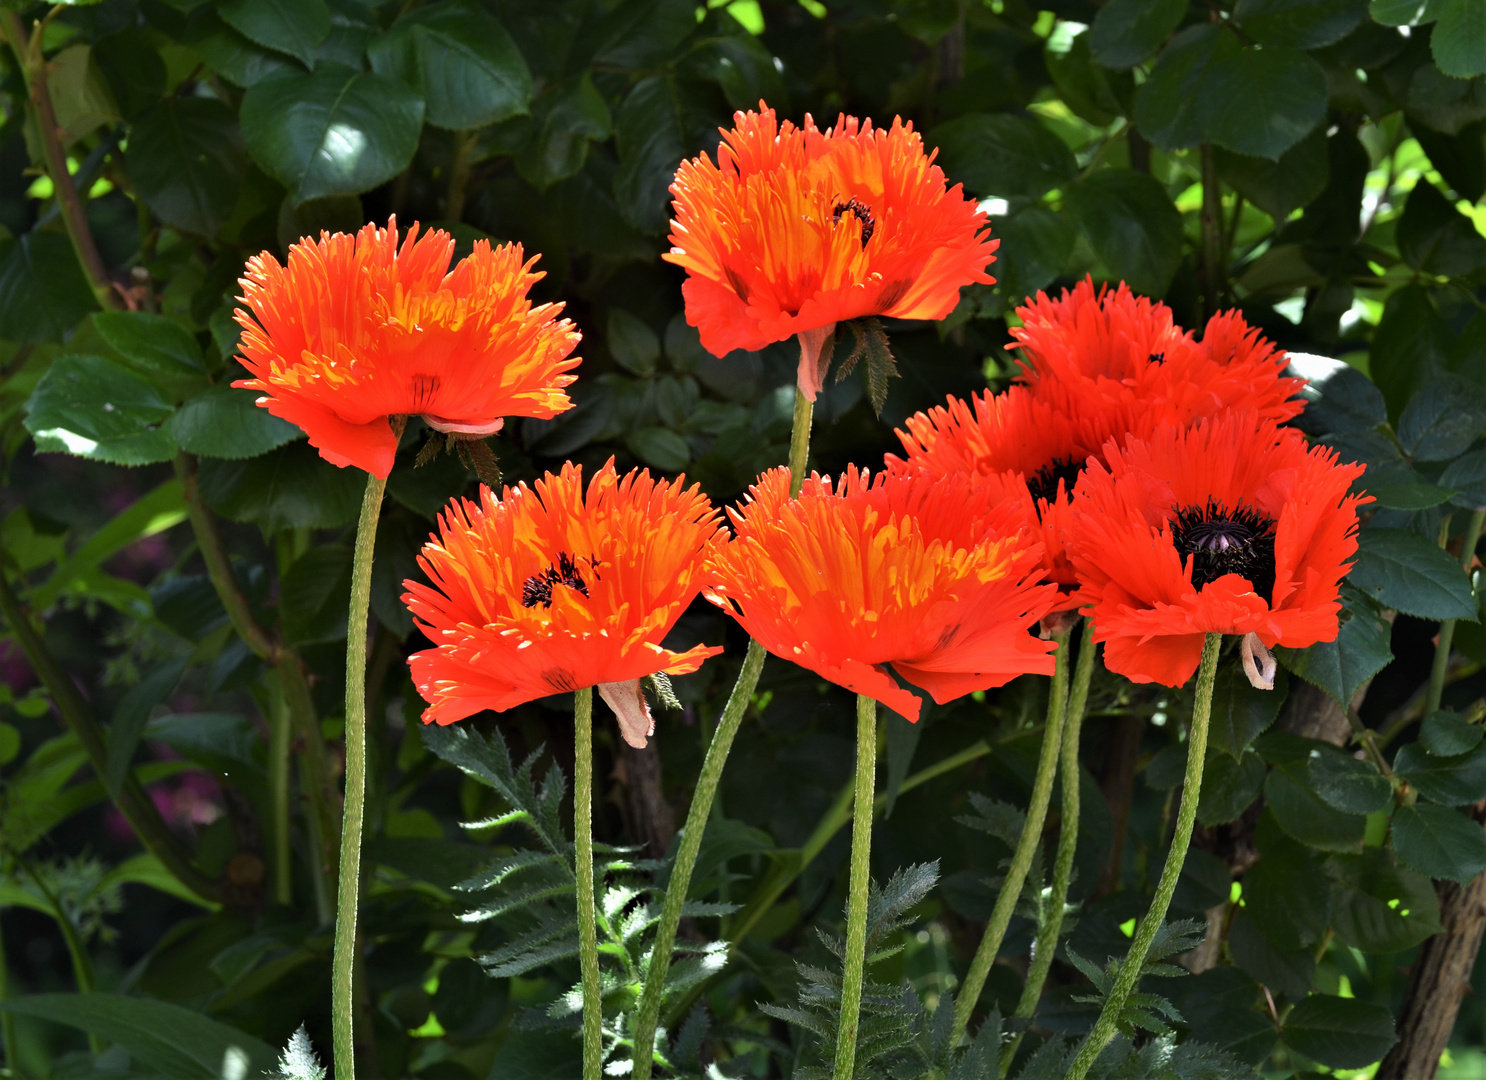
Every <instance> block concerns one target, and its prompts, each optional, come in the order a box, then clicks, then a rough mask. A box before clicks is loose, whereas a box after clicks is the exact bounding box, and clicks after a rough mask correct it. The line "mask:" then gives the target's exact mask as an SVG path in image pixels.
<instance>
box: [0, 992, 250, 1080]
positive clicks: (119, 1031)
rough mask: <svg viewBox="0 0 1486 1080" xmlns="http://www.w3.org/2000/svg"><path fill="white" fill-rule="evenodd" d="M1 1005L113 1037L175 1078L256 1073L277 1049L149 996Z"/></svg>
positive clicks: (65, 997) (39, 998)
mask: <svg viewBox="0 0 1486 1080" xmlns="http://www.w3.org/2000/svg"><path fill="white" fill-rule="evenodd" d="M0 1009H5V1010H7V1011H9V1012H13V1013H18V1014H20V1015H21V1016H33V1017H36V1018H37V1019H39V1020H50V1021H52V1022H53V1023H57V1024H65V1025H67V1026H68V1027H75V1028H81V1029H82V1030H84V1031H86V1032H88V1033H89V1034H91V1035H97V1036H98V1037H99V1038H100V1039H102V1040H103V1041H104V1042H106V1043H118V1044H119V1045H120V1046H123V1047H124V1048H125V1049H126V1050H128V1051H129V1053H130V1055H131V1056H133V1057H134V1058H135V1059H137V1060H138V1061H139V1062H140V1064H142V1065H144V1066H145V1067H147V1068H149V1069H150V1070H151V1071H153V1072H155V1073H158V1074H159V1075H161V1076H166V1077H172V1078H175V1080H214V1078H217V1077H221V1076H226V1075H233V1076H243V1077H247V1076H261V1075H264V1074H265V1073H267V1072H270V1071H272V1070H273V1068H274V1065H275V1062H276V1060H277V1057H278V1055H276V1054H275V1053H274V1051H273V1050H272V1048H270V1047H269V1046H268V1045H266V1044H265V1043H262V1042H260V1041H259V1040H257V1039H255V1038H253V1037H252V1036H251V1035H244V1034H243V1033H242V1032H241V1031H238V1030H237V1029H236V1028H231V1027H228V1026H227V1025H226V1024H223V1023H220V1022H218V1021H216V1020H213V1019H211V1018H210V1017H206V1016H203V1015H202V1014H201V1013H199V1012H193V1011H191V1010H190V1009H184V1008H182V1007H181V1006H179V1005H172V1004H170V1003H169V1002H166V1001H152V1000H150V999H148V998H132V997H120V996H118V995H115V994H32V995H30V996H27V997H13V998H7V999H5V1000H4V1001H0Z"/></svg>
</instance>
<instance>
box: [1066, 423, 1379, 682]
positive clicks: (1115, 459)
mask: <svg viewBox="0 0 1486 1080" xmlns="http://www.w3.org/2000/svg"><path fill="white" fill-rule="evenodd" d="M1105 457H1106V459H1107V461H1108V468H1107V469H1106V468H1105V467H1104V466H1102V465H1100V464H1099V463H1098V462H1091V463H1090V465H1089V468H1088V470H1087V471H1086V472H1085V473H1084V476H1083V478H1082V480H1081V481H1080V483H1079V486H1078V490H1077V491H1075V492H1074V496H1073V507H1072V525H1073V527H1072V529H1071V531H1070V533H1069V554H1070V556H1071V557H1072V559H1073V565H1074V567H1075V569H1076V570H1077V571H1078V576H1079V579H1080V581H1081V582H1082V583H1083V588H1082V590H1081V592H1080V600H1081V601H1082V603H1084V604H1085V605H1088V606H1091V607H1092V608H1093V612H1092V614H1093V619H1094V627H1095V629H1094V640H1095V641H1102V642H1104V663H1105V665H1106V666H1107V667H1108V668H1109V669H1110V670H1111V671H1114V672H1117V673H1119V674H1121V675H1125V676H1127V677H1128V678H1130V679H1132V680H1134V681H1135V682H1157V683H1164V684H1166V685H1168V686H1180V685H1182V684H1183V683H1185V682H1186V681H1187V679H1189V678H1190V677H1191V675H1192V673H1193V672H1194V671H1195V670H1196V669H1197V664H1198V661H1199V660H1200V659H1201V656H1202V644H1203V637H1204V635H1206V634H1208V633H1223V634H1243V635H1249V634H1253V635H1256V636H1257V638H1258V640H1259V641H1260V642H1261V643H1262V644H1263V645H1264V646H1266V647H1270V648H1272V647H1273V646H1275V645H1277V644H1278V645H1285V646H1288V647H1291V648H1297V649H1299V648H1304V647H1306V646H1307V645H1313V644H1315V643H1316V642H1318V641H1333V640H1335V638H1336V633H1337V612H1338V610H1339V608H1340V603H1339V601H1338V598H1337V587H1338V584H1339V583H1340V581H1341V579H1342V577H1343V576H1345V574H1346V572H1347V571H1348V570H1349V569H1350V568H1351V566H1350V563H1349V562H1348V560H1349V559H1351V557H1352V556H1353V555H1354V554H1355V553H1356V551H1357V536H1356V534H1357V507H1358V505H1359V504H1361V503H1364V502H1367V501H1369V500H1368V499H1367V497H1366V496H1361V497H1359V496H1355V495H1348V494H1347V491H1348V489H1349V488H1350V487H1351V486H1352V483H1353V481H1355V480H1356V479H1357V478H1358V477H1359V476H1361V475H1362V471H1363V470H1362V466H1361V465H1341V464H1338V463H1337V458H1336V453H1335V451H1333V450H1330V449H1328V448H1325V447H1319V446H1318V447H1308V446H1307V444H1306V441H1305V438H1304V436H1302V435H1301V434H1300V433H1299V432H1297V431H1295V430H1293V429H1291V428H1281V427H1278V426H1276V424H1275V423H1274V422H1273V421H1272V420H1260V419H1259V418H1258V417H1257V416H1256V415H1255V414H1254V413H1252V412H1230V413H1225V414H1223V415H1221V416H1216V417H1212V418H1208V419H1205V420H1202V421H1199V422H1198V423H1197V424H1196V425H1195V426H1194V427H1191V428H1188V429H1183V428H1180V427H1177V426H1174V425H1166V426H1163V427H1162V428H1160V429H1159V430H1157V431H1156V432H1155V433H1154V434H1153V435H1152V436H1151V437H1150V438H1149V439H1132V440H1129V441H1127V442H1126V444H1125V445H1124V447H1123V448H1122V447H1117V446H1113V445H1111V446H1110V447H1109V448H1108V449H1107V450H1106V454H1105Z"/></svg>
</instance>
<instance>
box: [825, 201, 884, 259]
mask: <svg viewBox="0 0 1486 1080" xmlns="http://www.w3.org/2000/svg"><path fill="white" fill-rule="evenodd" d="M842 214H852V215H855V217H856V219H857V220H858V221H860V222H861V223H862V250H863V251H865V250H866V249H867V241H868V240H871V239H872V233H873V232H874V231H875V230H876V228H877V221H876V219H875V218H873V217H872V208H871V207H870V206H868V205H867V204H866V203H864V202H862V200H861V199H858V198H857V197H856V196H855V195H853V196H852V197H851V198H849V199H847V200H846V201H845V202H838V203H837V204H836V206H835V208H834V209H832V211H831V224H832V225H840V224H841V215H842Z"/></svg>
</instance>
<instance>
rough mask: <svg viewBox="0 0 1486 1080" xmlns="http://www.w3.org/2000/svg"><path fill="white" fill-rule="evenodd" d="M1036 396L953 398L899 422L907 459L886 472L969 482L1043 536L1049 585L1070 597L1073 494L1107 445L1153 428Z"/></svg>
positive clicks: (1075, 402) (1110, 411)
mask: <svg viewBox="0 0 1486 1080" xmlns="http://www.w3.org/2000/svg"><path fill="white" fill-rule="evenodd" d="M1040 389H1041V390H1042V391H1043V392H1042V393H1040V394H1034V393H1033V392H1032V391H1031V390H1029V389H1028V388H1027V387H1025V386H1013V387H1011V388H1010V389H1009V390H1007V391H1006V392H1005V393H1002V394H991V393H989V392H986V393H984V394H981V395H979V396H975V397H972V398H971V400H970V402H968V403H967V402H965V401H963V400H961V399H959V398H954V397H951V398H949V399H948V400H947V402H946V404H945V405H940V406H936V407H934V408H932V409H930V410H928V411H927V412H920V413H915V414H914V415H913V416H910V417H909V418H908V419H907V421H906V422H905V423H906V426H907V428H908V430H907V431H901V430H900V431H897V432H896V434H897V436H898V439H899V441H900V442H902V444H903V450H904V453H905V455H906V456H905V458H897V457H894V456H893V455H891V454H890V455H888V458H887V467H888V469H889V471H891V472H905V471H922V472H926V473H930V474H934V475H952V474H958V475H963V476H967V477H969V478H970V479H971V481H972V483H973V484H974V485H975V486H976V487H978V488H984V489H986V494H987V496H988V497H990V498H992V499H994V500H995V501H996V502H998V503H1005V504H1006V505H1007V506H1008V507H1014V508H1016V511H1017V513H1018V515H1019V520H1020V523H1021V526H1022V527H1023V528H1025V529H1028V530H1030V531H1033V532H1040V534H1041V536H1042V541H1043V545H1044V549H1043V552H1044V553H1043V559H1044V564H1045V568H1046V570H1047V574H1048V577H1049V579H1050V580H1052V581H1055V582H1057V583H1058V584H1059V585H1062V586H1064V587H1065V588H1069V589H1071V588H1073V587H1074V586H1076V585H1077V583H1078V580H1077V577H1076V576H1075V574H1074V572H1073V566H1072V564H1071V563H1069V561H1068V556H1067V553H1066V552H1065V550H1064V544H1065V539H1064V538H1065V536H1066V529H1067V525H1068V505H1069V500H1070V499H1071V497H1072V495H1073V486H1074V484H1076V483H1077V482H1078V477H1079V474H1080V473H1081V472H1082V471H1083V468H1084V463H1085V462H1086V461H1087V460H1088V459H1089V458H1090V457H1091V456H1094V457H1097V456H1099V455H1100V454H1102V453H1103V450H1104V444H1105V443H1106V442H1108V441H1109V440H1110V439H1111V438H1114V439H1123V438H1124V437H1125V435H1126V434H1127V433H1129V432H1130V431H1132V430H1137V429H1139V428H1141V427H1145V426H1148V425H1149V424H1151V423H1153V420H1152V419H1151V418H1152V416H1153V413H1152V411H1151V410H1149V409H1139V408H1135V407H1134V406H1133V403H1124V402H1119V401H1113V400H1100V401H1099V402H1098V406H1099V407H1097V408H1086V407H1085V405H1086V404H1087V403H1086V402H1085V401H1084V400H1082V399H1078V398H1074V397H1070V395H1068V394H1067V393H1066V392H1065V391H1064V389H1063V388H1062V387H1061V386H1060V385H1057V384H1050V385H1048V386H1045V387H1041V388H1040Z"/></svg>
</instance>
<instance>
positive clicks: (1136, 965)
mask: <svg viewBox="0 0 1486 1080" xmlns="http://www.w3.org/2000/svg"><path fill="white" fill-rule="evenodd" d="M1222 644H1223V635H1222V634H1208V635H1207V641H1206V642H1204V643H1203V646H1202V666H1201V667H1200V668H1199V669H1198V671H1197V694H1196V700H1195V701H1194V702H1193V704H1192V726H1191V728H1190V730H1189V731H1188V732H1187V772H1186V776H1185V778H1184V779H1183V782H1182V804H1181V808H1180V809H1179V810H1178V811H1177V816H1176V834H1175V835H1174V836H1172V838H1171V849H1170V850H1169V851H1168V852H1167V853H1166V865H1165V866H1164V867H1162V869H1161V879H1160V881H1158V882H1157V883H1156V895H1155V896H1153V897H1151V906H1150V910H1148V911H1147V912H1146V913H1145V918H1143V919H1141V920H1140V926H1139V927H1138V928H1137V929H1136V931H1135V940H1134V941H1132V942H1131V943H1130V952H1129V953H1128V954H1127V955H1126V957H1125V959H1124V961H1123V962H1122V963H1121V964H1120V970H1119V974H1118V975H1117V976H1116V977H1115V983H1114V986H1113V987H1112V988H1111V989H1110V991H1109V997H1107V998H1106V999H1105V1001H1104V1008H1102V1009H1101V1010H1100V1011H1099V1019H1098V1020H1097V1021H1096V1022H1095V1024H1094V1030H1093V1031H1091V1032H1089V1034H1088V1037H1087V1038H1086V1039H1084V1044H1083V1046H1082V1047H1080V1048H1079V1051H1078V1056H1077V1057H1076V1058H1074V1059H1073V1065H1072V1066H1071V1067H1070V1068H1069V1070H1068V1075H1067V1077H1066V1078H1065V1080H1083V1078H1084V1077H1085V1076H1086V1075H1088V1072H1089V1069H1090V1068H1092V1067H1093V1065H1094V1062H1095V1060H1096V1059H1097V1058H1098V1057H1099V1054H1100V1052H1101V1051H1102V1050H1103V1049H1104V1047H1105V1045H1106V1044H1107V1043H1108V1042H1109V1040H1110V1039H1112V1038H1114V1034H1115V1031H1116V1030H1117V1029H1118V1025H1119V1019H1120V1014H1121V1013H1122V1012H1124V1009H1125V1002H1126V1001H1128V1000H1129V998H1130V994H1131V993H1132V992H1133V991H1134V990H1135V987H1136V984H1137V983H1139V982H1140V973H1141V970H1142V969H1143V968H1144V967H1145V958H1146V956H1147V955H1148V954H1149V953H1150V951H1151V942H1153V941H1155V940H1156V934H1157V933H1158V932H1159V931H1160V929H1161V923H1162V921H1163V920H1164V919H1165V918H1166V910H1167V908H1169V907H1170V906H1171V897H1172V894H1173V893H1175V892H1176V883H1177V879H1178V878H1180V877H1181V874H1182V864H1183V863H1185V862H1186V861H1187V845H1188V844H1190V843H1191V841H1192V827H1193V825H1194V824H1195V822H1196V821H1197V801H1198V799H1200V798H1201V797H1202V767H1203V763H1204V761H1205V760H1206V758H1207V722H1208V719H1209V717H1210V716H1211V715H1212V708H1213V679H1214V677H1215V676H1216V675H1217V671H1218V650H1219V648H1220V647H1221V646H1222Z"/></svg>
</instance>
